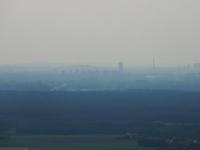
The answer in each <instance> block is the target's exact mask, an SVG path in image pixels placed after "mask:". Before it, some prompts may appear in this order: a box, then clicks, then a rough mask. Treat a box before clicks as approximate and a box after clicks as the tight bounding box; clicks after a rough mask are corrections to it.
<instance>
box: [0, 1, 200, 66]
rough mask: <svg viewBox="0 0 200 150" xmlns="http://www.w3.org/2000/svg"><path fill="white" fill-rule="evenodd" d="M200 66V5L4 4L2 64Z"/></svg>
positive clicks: (0, 34) (0, 40)
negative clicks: (192, 64) (199, 63)
mask: <svg viewBox="0 0 200 150" xmlns="http://www.w3.org/2000/svg"><path fill="white" fill-rule="evenodd" d="M153 57H155V58H156V61H157V63H159V64H185V63H193V62H200V0H0V64H4V63H6V64H8V63H9V64H13V63H14V64H15V63H41V62H43V63H78V64H89V63H115V62H118V61H123V62H125V63H129V64H150V63H152V59H153Z"/></svg>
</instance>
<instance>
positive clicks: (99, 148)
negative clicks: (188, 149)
mask: <svg viewBox="0 0 200 150" xmlns="http://www.w3.org/2000/svg"><path fill="white" fill-rule="evenodd" d="M118 137H119V136H117V135H40V136H10V137H7V138H5V139H1V140H0V146H1V147H28V148H29V149H31V150H153V149H151V148H144V147H140V146H138V145H137V144H136V143H135V142H134V141H133V140H122V139H118Z"/></svg>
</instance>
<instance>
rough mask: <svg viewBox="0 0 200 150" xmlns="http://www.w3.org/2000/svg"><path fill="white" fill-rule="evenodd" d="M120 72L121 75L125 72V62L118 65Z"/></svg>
mask: <svg viewBox="0 0 200 150" xmlns="http://www.w3.org/2000/svg"><path fill="white" fill-rule="evenodd" d="M118 72H119V73H122V72H124V64H123V62H119V63H118Z"/></svg>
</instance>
